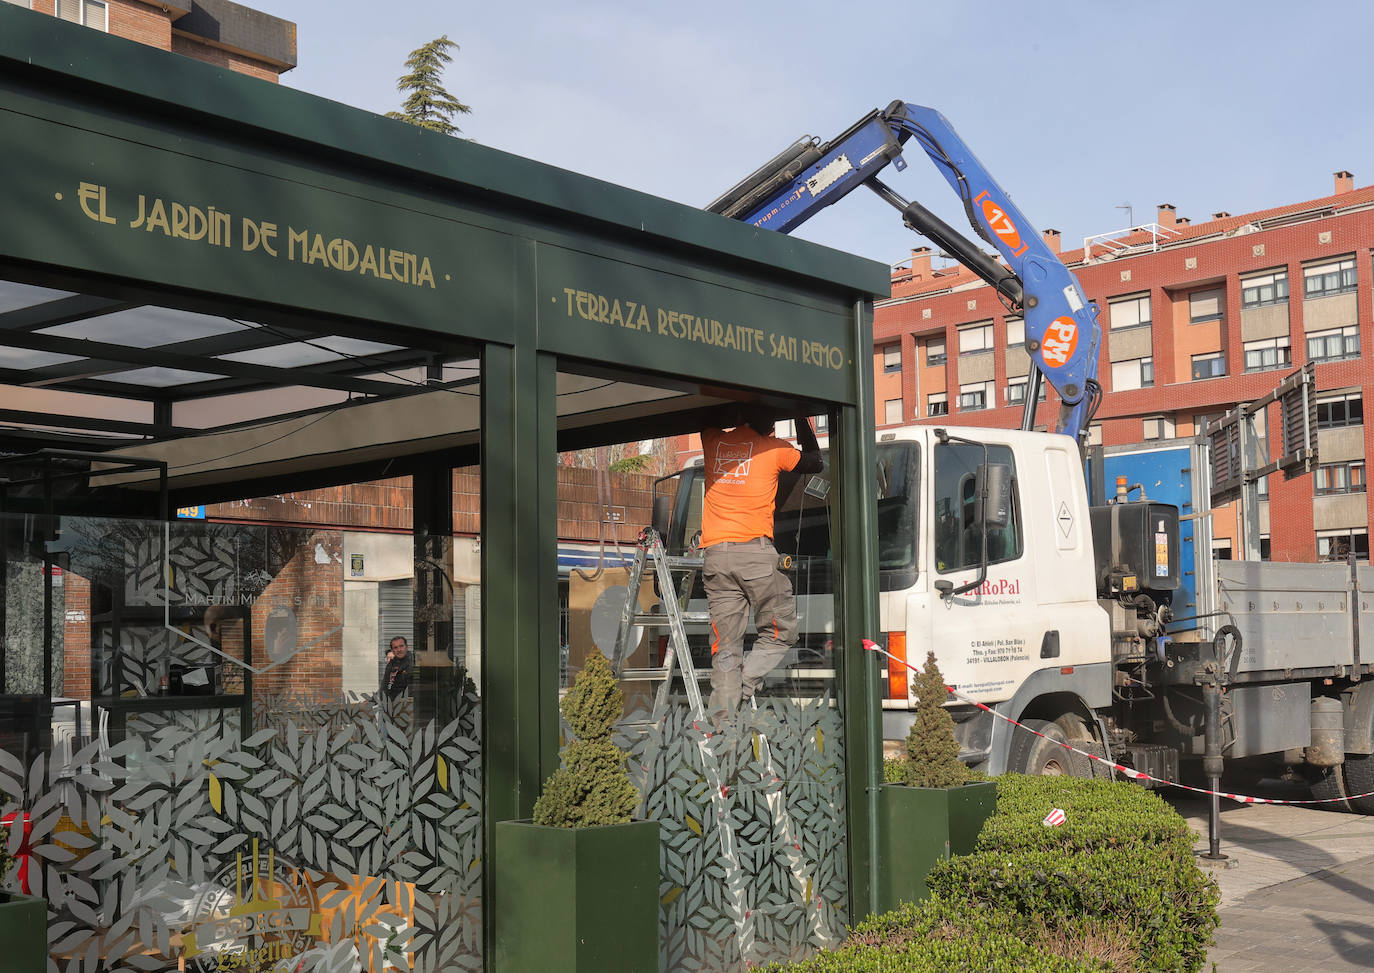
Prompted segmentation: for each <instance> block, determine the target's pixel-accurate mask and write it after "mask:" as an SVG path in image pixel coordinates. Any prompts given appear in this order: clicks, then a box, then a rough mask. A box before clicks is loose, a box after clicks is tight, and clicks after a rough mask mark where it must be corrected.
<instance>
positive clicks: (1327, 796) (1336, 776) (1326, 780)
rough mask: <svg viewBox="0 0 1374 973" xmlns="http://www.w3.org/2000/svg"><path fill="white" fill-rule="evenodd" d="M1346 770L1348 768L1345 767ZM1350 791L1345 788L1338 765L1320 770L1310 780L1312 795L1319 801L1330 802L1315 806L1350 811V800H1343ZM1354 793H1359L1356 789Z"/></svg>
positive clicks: (1343, 778) (1343, 777)
mask: <svg viewBox="0 0 1374 973" xmlns="http://www.w3.org/2000/svg"><path fill="white" fill-rule="evenodd" d="M1346 769H1347V772H1348V770H1349V768H1348V767H1347V768H1346ZM1349 793H1350V791H1348V790H1346V782H1345V774H1343V773H1341V768H1340V767H1327V768H1326V769H1324V770H1322V771H1321V772H1320V775H1319V776H1317V777H1315V778H1314V779H1313V781H1312V796H1313V797H1315V798H1316V799H1317V800H1319V801H1330V802H1331V803H1330V804H1318V805H1317V807H1319V808H1325V809H1326V810H1328V811H1350V810H1353V808H1351V806H1350V802H1349V801H1347V800H1345V796H1346V795H1347V794H1349ZM1355 793H1357V794H1358V793H1360V792H1359V791H1356V792H1355Z"/></svg>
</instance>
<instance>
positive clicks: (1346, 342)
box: [1307, 324, 1360, 361]
mask: <svg viewBox="0 0 1374 973" xmlns="http://www.w3.org/2000/svg"><path fill="white" fill-rule="evenodd" d="M1307 357H1308V358H1309V359H1311V360H1312V361H1341V360H1342V359H1345V358H1359V357H1360V329H1359V326H1358V325H1354V324H1351V325H1348V326H1346V327H1344V328H1332V329H1331V330H1330V331H1313V332H1312V333H1311V334H1309V335H1308V336H1307Z"/></svg>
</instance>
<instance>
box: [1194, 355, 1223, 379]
mask: <svg viewBox="0 0 1374 973" xmlns="http://www.w3.org/2000/svg"><path fill="white" fill-rule="evenodd" d="M1225 374H1226V356H1225V355H1223V354H1222V353H1221V352H1219V351H1209V352H1208V353H1207V354H1205V355H1194V356H1193V381H1195V382H1197V381H1201V380H1202V379H1205V378H1221V376H1223V375H1225Z"/></svg>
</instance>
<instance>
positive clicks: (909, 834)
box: [878, 781, 997, 912]
mask: <svg viewBox="0 0 1374 973" xmlns="http://www.w3.org/2000/svg"><path fill="white" fill-rule="evenodd" d="M996 808H997V785H996V784H995V783H993V782H992V781H979V782H977V783H974V784H965V785H964V786H962V787H905V786H903V785H900V784H884V785H883V786H882V787H881V788H880V789H879V793H878V909H879V911H882V912H887V911H889V910H891V909H895V908H897V906H898V905H899V904H901V903H902V902H917V901H919V900H921V899H924V898H925V897H926V896H928V895H929V894H930V890H929V889H928V888H927V887H926V876H927V875H929V874H930V870H931V868H933V867H934V866H935V863H936V862H938V861H939V860H940V859H942V858H948V857H950V856H951V855H967V854H969V853H970V852H972V851H973V844H974V842H975V841H977V840H978V833H979V832H980V831H982V830H983V822H984V821H986V820H987V819H988V818H989V817H990V816H991V815H992V812H993V811H994V810H996Z"/></svg>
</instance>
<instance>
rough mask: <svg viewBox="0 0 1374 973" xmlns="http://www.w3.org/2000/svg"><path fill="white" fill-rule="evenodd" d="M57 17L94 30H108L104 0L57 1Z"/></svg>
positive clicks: (108, 23)
mask: <svg viewBox="0 0 1374 973" xmlns="http://www.w3.org/2000/svg"><path fill="white" fill-rule="evenodd" d="M57 16H58V17H60V18H61V19H63V20H68V21H71V22H72V23H73V24H81V25H82V26H84V27H91V28H94V29H95V30H103V31H108V30H109V29H110V19H109V14H108V12H107V11H106V9H105V4H104V0H57Z"/></svg>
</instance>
